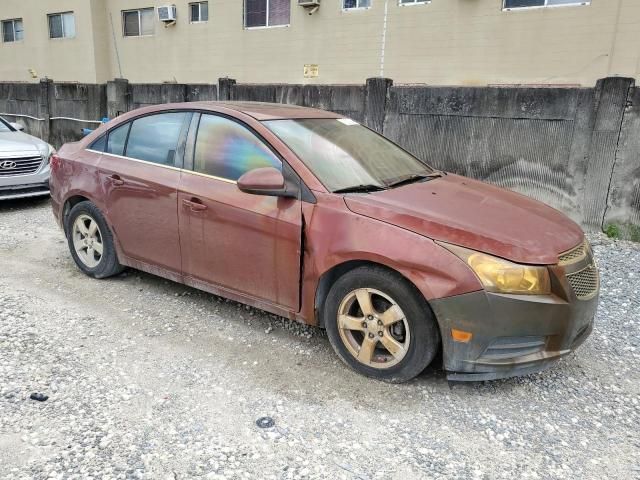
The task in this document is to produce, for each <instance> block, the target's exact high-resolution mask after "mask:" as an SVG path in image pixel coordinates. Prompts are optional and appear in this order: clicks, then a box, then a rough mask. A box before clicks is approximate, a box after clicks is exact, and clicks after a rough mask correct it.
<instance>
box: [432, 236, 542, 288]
mask: <svg viewBox="0 0 640 480" xmlns="http://www.w3.org/2000/svg"><path fill="white" fill-rule="evenodd" d="M438 243H439V244H440V245H442V246H443V247H445V248H446V249H447V250H449V251H450V252H451V253H453V254H455V255H456V256H458V257H459V258H460V259H462V260H463V261H464V262H465V263H466V264H467V265H469V267H470V268H471V270H473V271H474V272H475V274H476V275H477V276H478V278H479V279H480V283H482V285H483V286H484V288H485V290H487V291H490V292H497V293H516V294H524V295H545V294H549V293H551V280H550V279H549V271H548V270H547V267H538V266H533V265H520V264H518V263H513V262H509V261H508V260H504V259H502V258H498V257H494V256H492V255H487V254H486V253H480V252H476V251H474V250H469V249H467V248H463V247H458V246H457V245H450V244H447V243H442V242H438Z"/></svg>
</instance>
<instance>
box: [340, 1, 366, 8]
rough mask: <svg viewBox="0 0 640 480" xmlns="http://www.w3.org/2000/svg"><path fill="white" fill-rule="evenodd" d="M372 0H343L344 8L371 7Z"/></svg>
mask: <svg viewBox="0 0 640 480" xmlns="http://www.w3.org/2000/svg"><path fill="white" fill-rule="evenodd" d="M370 6H371V0H342V8H343V9H344V10H353V9H354V8H369V7H370Z"/></svg>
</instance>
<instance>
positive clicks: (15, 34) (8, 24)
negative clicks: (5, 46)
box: [2, 18, 24, 43]
mask: <svg viewBox="0 0 640 480" xmlns="http://www.w3.org/2000/svg"><path fill="white" fill-rule="evenodd" d="M20 40H24V30H23V29H22V19H21V18H16V19H14V20H3V21H2V41H3V42H5V43H9V42H18V41H20Z"/></svg>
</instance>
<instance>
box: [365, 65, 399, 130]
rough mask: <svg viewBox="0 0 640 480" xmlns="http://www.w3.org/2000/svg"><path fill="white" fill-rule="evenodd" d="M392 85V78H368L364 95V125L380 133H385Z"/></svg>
mask: <svg viewBox="0 0 640 480" xmlns="http://www.w3.org/2000/svg"><path fill="white" fill-rule="evenodd" d="M392 85H393V80H392V79H390V78H382V77H375V78H367V84H366V86H365V95H364V124H365V125H366V126H367V127H369V128H371V129H373V130H375V131H376V132H378V133H383V130H384V117H385V113H386V109H387V98H388V94H389V89H390V88H391V86H392Z"/></svg>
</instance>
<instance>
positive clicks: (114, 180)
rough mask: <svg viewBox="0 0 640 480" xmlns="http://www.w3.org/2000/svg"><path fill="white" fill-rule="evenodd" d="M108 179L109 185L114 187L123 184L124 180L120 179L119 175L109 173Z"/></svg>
mask: <svg viewBox="0 0 640 480" xmlns="http://www.w3.org/2000/svg"><path fill="white" fill-rule="evenodd" d="M109 180H111V185H113V186H114V187H119V186H121V185H124V180H122V179H121V178H120V176H119V175H111V176H110V177H109Z"/></svg>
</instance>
